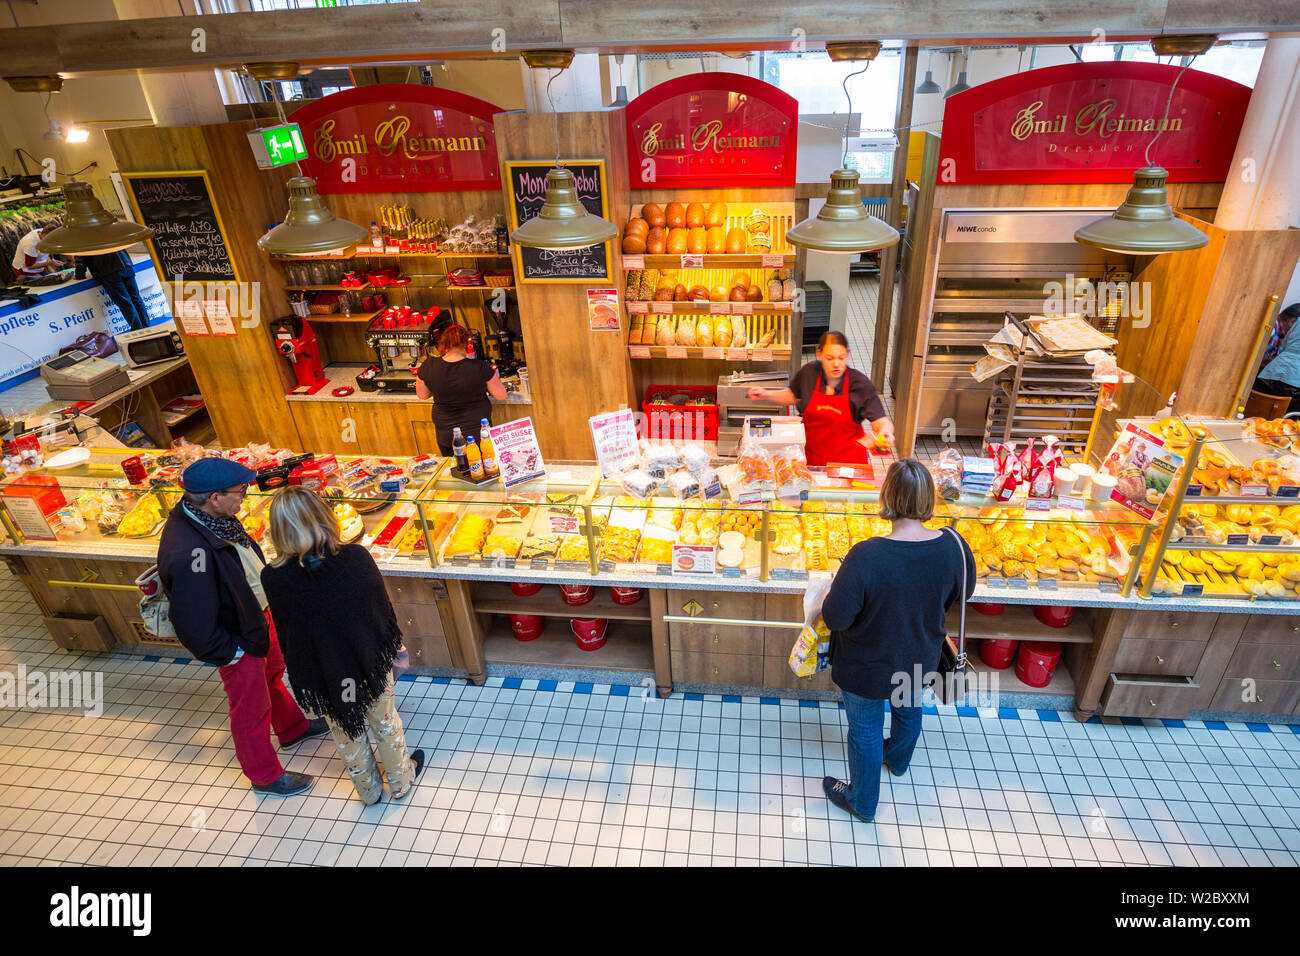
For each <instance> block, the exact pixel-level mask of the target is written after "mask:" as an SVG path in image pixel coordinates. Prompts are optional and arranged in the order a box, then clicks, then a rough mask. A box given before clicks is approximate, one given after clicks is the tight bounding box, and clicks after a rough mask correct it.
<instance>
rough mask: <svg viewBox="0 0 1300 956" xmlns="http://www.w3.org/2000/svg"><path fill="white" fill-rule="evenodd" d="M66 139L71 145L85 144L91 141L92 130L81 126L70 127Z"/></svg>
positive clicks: (65, 135) (65, 134)
mask: <svg viewBox="0 0 1300 956" xmlns="http://www.w3.org/2000/svg"><path fill="white" fill-rule="evenodd" d="M64 139H65V140H66V141H67V142H69V143H84V142H86V140H88V139H90V130H88V129H85V128H84V127H81V126H69V127H68V129H67V131H66V132H65V133H64Z"/></svg>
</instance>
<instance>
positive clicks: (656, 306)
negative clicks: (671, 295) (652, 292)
mask: <svg viewBox="0 0 1300 956" xmlns="http://www.w3.org/2000/svg"><path fill="white" fill-rule="evenodd" d="M650 311H651V312H653V313H654V314H655V315H672V313H673V304H672V303H671V302H651V303H650Z"/></svg>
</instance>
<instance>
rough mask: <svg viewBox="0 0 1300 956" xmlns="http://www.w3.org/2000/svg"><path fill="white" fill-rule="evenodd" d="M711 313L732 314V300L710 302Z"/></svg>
mask: <svg viewBox="0 0 1300 956" xmlns="http://www.w3.org/2000/svg"><path fill="white" fill-rule="evenodd" d="M709 315H731V303H730V302H710V303H709Z"/></svg>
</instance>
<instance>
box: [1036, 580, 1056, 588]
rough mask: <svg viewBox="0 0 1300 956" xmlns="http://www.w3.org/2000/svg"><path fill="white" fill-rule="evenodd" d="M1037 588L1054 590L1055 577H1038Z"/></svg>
mask: <svg viewBox="0 0 1300 956" xmlns="http://www.w3.org/2000/svg"><path fill="white" fill-rule="evenodd" d="M1038 590H1040V591H1055V590H1056V578H1039V579H1038Z"/></svg>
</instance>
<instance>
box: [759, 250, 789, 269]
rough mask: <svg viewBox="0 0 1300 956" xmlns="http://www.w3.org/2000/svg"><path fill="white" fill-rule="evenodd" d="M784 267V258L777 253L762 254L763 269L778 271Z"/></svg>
mask: <svg viewBox="0 0 1300 956" xmlns="http://www.w3.org/2000/svg"><path fill="white" fill-rule="evenodd" d="M784 265H785V256H783V255H781V254H780V253H779V252H778V253H767V252H765V253H763V268H764V269H780V268H781V267H782V266H784Z"/></svg>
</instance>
